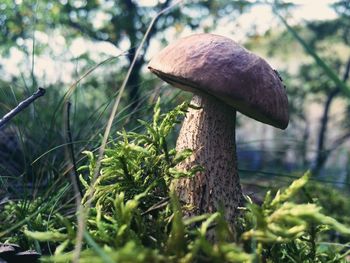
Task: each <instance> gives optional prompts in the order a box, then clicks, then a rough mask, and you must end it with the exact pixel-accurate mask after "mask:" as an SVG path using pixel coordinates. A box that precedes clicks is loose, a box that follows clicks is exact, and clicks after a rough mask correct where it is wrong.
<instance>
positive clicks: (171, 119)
mask: <svg viewBox="0 0 350 263" xmlns="http://www.w3.org/2000/svg"><path fill="white" fill-rule="evenodd" d="M187 106H188V105H187V104H186V103H184V104H181V105H180V106H178V107H176V108H175V109H174V110H172V111H170V112H169V113H167V114H161V110H160V103H159V101H158V103H157V104H156V106H155V109H154V117H153V120H152V122H149V123H148V122H143V121H141V123H142V125H143V127H144V132H141V133H135V132H126V131H123V132H121V133H119V136H118V139H116V140H115V141H114V142H113V143H111V144H110V145H109V147H108V149H107V151H106V153H105V156H104V158H103V160H102V165H101V168H100V171H99V177H98V179H97V180H96V182H95V183H94V185H91V182H92V178H93V175H94V170H95V168H96V165H95V162H96V161H95V158H96V157H95V155H94V154H93V153H92V152H86V155H87V156H88V159H89V161H88V164H87V165H86V166H82V167H81V168H80V169H79V171H80V172H81V173H82V174H81V175H80V179H81V182H82V184H83V185H84V187H85V190H86V191H85V195H84V197H83V199H82V204H83V205H86V204H87V198H89V196H90V195H91V194H92V199H91V204H92V206H91V208H90V209H89V211H88V213H87V225H86V229H85V230H84V243H83V247H82V251H81V254H80V262H184V263H185V262H237V263H238V262H242V263H243V262H345V257H346V255H347V253H348V252H347V251H346V250H345V249H343V248H344V246H339V245H340V244H332V243H330V242H329V240H321V239H322V238H323V237H326V236H324V235H320V233H324V232H325V231H327V230H329V229H333V230H335V231H338V232H339V233H342V234H343V235H350V231H349V230H348V228H346V227H345V226H344V225H342V224H340V223H339V222H337V221H336V220H335V219H333V218H331V217H329V216H326V215H324V214H323V213H322V212H321V207H320V206H318V205H317V204H315V203H301V204H297V203H295V202H293V199H294V198H295V196H297V195H298V193H299V192H300V191H301V190H302V189H304V187H305V185H306V183H307V181H308V179H309V177H310V174H309V173H306V174H305V175H304V176H303V177H301V178H300V179H298V180H296V181H294V182H293V183H292V184H291V185H290V186H289V187H288V188H287V189H285V190H283V191H278V192H277V193H276V195H275V196H274V197H272V195H271V193H270V192H269V193H267V195H266V197H265V200H264V203H263V205H262V206H258V205H256V204H253V203H252V202H249V203H248V205H247V208H246V209H243V208H242V209H243V212H244V215H245V216H244V220H243V218H242V225H241V226H239V228H242V229H243V233H242V234H241V235H240V236H238V239H234V238H233V237H232V236H231V234H230V233H231V231H230V229H229V227H228V224H227V223H226V222H225V219H224V216H223V212H221V211H218V212H216V213H213V214H203V215H198V216H195V217H190V218H186V217H183V215H182V207H181V203H180V202H179V200H178V199H177V197H176V195H175V193H173V192H172V191H171V181H172V180H176V178H178V177H179V176H187V177H191V176H192V175H193V173H195V172H196V171H197V170H198V169H200V167H194V168H193V169H192V170H190V171H189V172H188V173H180V172H179V171H177V170H176V165H177V164H178V163H180V162H181V161H183V160H184V159H185V158H187V157H188V156H189V155H190V154H191V150H185V151H184V152H180V153H178V152H176V150H175V149H169V147H168V144H167V136H168V135H169V134H170V132H171V130H172V129H173V128H174V127H175V125H176V124H177V123H178V122H179V120H180V118H182V117H183V116H184V114H185V112H186V109H187ZM66 190H67V189H66V188H64V189H61V191H60V192H59V193H57V196H54V197H53V198H52V199H51V202H43V200H42V199H40V198H39V199H36V200H35V201H33V202H29V203H28V204H27V205H24V204H23V202H21V201H18V202H14V201H11V202H9V203H8V204H6V205H5V206H4V208H5V209H4V212H3V213H1V220H2V222H4V223H3V224H2V225H1V226H0V230H1V232H0V240H1V241H2V242H4V241H6V242H20V244H22V246H24V247H32V248H35V249H37V250H39V251H41V252H42V253H43V254H44V255H47V256H45V257H44V258H43V261H44V262H69V261H71V260H72V258H73V257H74V253H75V252H74V247H75V245H76V243H75V242H76V235H77V228H78V222H76V219H75V217H74V216H73V215H70V216H69V215H68V216H67V215H65V216H63V215H62V213H61V212H60V211H59V210H58V209H55V206H57V205H58V204H59V203H60V202H61V200H62V199H63V198H62V194H63V193H66ZM248 200H249V198H248ZM23 207H27V209H26V210H23ZM9 224H12V225H14V224H15V226H14V227H12V228H11V229H8V230H6V229H5V226H8V225H9ZM213 235H215V242H213V241H212V239H211V238H208V237H210V236H213ZM324 241H326V242H324Z"/></svg>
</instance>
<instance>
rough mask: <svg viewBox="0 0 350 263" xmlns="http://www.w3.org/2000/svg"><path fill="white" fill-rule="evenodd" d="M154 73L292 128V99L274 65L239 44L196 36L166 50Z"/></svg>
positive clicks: (154, 63) (155, 62) (152, 67)
mask: <svg viewBox="0 0 350 263" xmlns="http://www.w3.org/2000/svg"><path fill="white" fill-rule="evenodd" d="M148 68H149V69H150V70H151V71H152V72H153V73H154V74H156V75H157V76H159V77H160V78H161V79H163V80H165V81H166V82H168V83H170V84H172V85H173V86H175V87H178V88H181V89H183V90H186V91H191V92H193V93H196V94H200V93H205V94H210V95H212V96H215V97H216V98H218V99H220V100H222V101H224V102H225V103H227V104H229V105H231V106H232V107H233V108H235V109H236V110H237V111H239V112H241V113H243V114H245V115H247V116H249V117H251V118H253V119H255V120H258V121H260V122H263V123H266V124H270V125H272V126H275V127H277V128H280V129H285V128H286V127H287V126H288V122H289V114H288V99H287V94H286V91H285V88H284V85H283V83H282V81H281V80H280V78H279V76H278V75H277V73H276V72H275V71H274V70H273V69H272V68H271V67H270V65H269V64H268V63H267V62H266V61H265V60H264V59H262V58H260V57H259V56H257V55H255V54H253V53H251V52H250V51H248V50H246V49H245V48H243V47H241V46H240V45H238V44H237V43H236V42H234V41H233V40H231V39H229V38H226V37H222V36H218V35H213V34H196V35H192V36H189V37H186V38H182V39H180V40H178V41H176V42H174V43H173V44H171V45H169V46H167V47H166V48H164V49H163V50H162V51H161V52H160V53H159V54H158V55H156V56H155V57H154V58H153V59H152V60H151V61H150V63H149V64H148Z"/></svg>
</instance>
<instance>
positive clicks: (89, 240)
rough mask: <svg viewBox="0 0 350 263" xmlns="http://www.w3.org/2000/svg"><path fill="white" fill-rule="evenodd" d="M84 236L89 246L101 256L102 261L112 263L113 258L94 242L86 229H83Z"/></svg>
mask: <svg viewBox="0 0 350 263" xmlns="http://www.w3.org/2000/svg"><path fill="white" fill-rule="evenodd" d="M84 238H85V240H86V242H87V243H88V244H89V245H90V246H91V248H92V249H93V250H94V251H95V252H96V253H97V254H98V255H99V256H100V257H101V259H102V260H103V261H104V262H107V263H114V261H113V259H112V258H111V257H110V256H109V255H108V254H106V253H105V252H104V251H103V249H101V247H100V246H99V245H98V244H97V243H96V242H95V240H94V239H93V238H92V237H91V236H90V235H89V233H88V232H87V231H84Z"/></svg>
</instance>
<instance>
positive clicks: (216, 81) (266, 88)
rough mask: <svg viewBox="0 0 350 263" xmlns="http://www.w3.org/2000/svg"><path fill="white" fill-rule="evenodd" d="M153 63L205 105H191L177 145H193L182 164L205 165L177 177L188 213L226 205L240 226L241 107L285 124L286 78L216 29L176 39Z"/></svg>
mask: <svg viewBox="0 0 350 263" xmlns="http://www.w3.org/2000/svg"><path fill="white" fill-rule="evenodd" d="M148 68H149V69H150V70H151V71H152V72H153V73H154V74H156V75H157V76H158V77H160V78H161V79H163V80H165V81H166V82H168V83H170V84H171V85H172V86H174V87H176V88H180V89H183V90H185V91H190V92H192V93H193V94H194V97H193V100H192V102H191V103H192V104H195V105H197V106H199V107H200V109H192V108H190V109H189V112H188V114H187V115H186V118H185V120H184V123H183V126H182V128H181V131H180V135H179V138H178V140H177V144H176V148H177V150H178V151H180V150H184V149H188V148H189V149H192V150H193V154H192V155H191V156H190V157H189V158H188V159H187V160H185V161H184V162H183V163H181V164H180V165H179V166H178V167H177V168H178V169H180V170H184V171H186V170H189V169H190V168H191V167H192V166H194V165H201V166H202V167H203V168H204V171H203V172H199V173H197V174H196V175H195V176H194V178H191V179H179V180H174V182H173V185H174V187H175V190H176V192H177V194H178V196H179V198H180V199H181V200H182V201H183V202H184V203H185V204H186V208H190V210H189V211H190V212H187V214H200V213H211V212H215V211H217V210H219V209H220V208H223V209H224V211H225V218H226V219H227V220H228V222H229V223H230V224H231V226H232V227H234V223H235V221H236V218H237V215H238V214H239V213H238V206H239V205H240V204H241V203H242V199H243V198H242V191H241V187H240V183H239V176H238V173H237V159H236V145H235V118H236V111H239V112H241V113H243V114H245V115H247V116H249V117H251V118H253V119H255V120H257V121H260V122H263V123H266V124H269V125H272V126H274V127H276V128H280V129H285V128H286V127H287V125H288V122H289V116H288V99H287V95H286V91H285V89H284V85H283V83H282V82H281V80H280V78H279V76H278V75H277V74H276V72H275V71H274V70H273V69H272V68H271V67H270V65H269V64H268V63H267V62H266V61H265V60H264V59H262V58H260V57H259V56H257V55H255V54H253V53H252V52H250V51H248V50H246V49H245V48H243V47H241V46H240V45H238V44H237V43H236V42H234V41H232V40H231V39H228V38H226V37H222V36H218V35H213V34H197V35H192V36H189V37H186V38H182V39H180V40H178V41H176V42H174V43H173V44H170V45H169V46H167V47H166V48H164V49H163V50H162V51H161V52H159V54H157V55H156V56H155V57H154V58H153V59H152V60H151V61H150V63H149V65H148ZM191 208H192V210H191ZM185 211H188V209H186V210H185Z"/></svg>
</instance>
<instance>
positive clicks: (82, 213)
mask: <svg viewBox="0 0 350 263" xmlns="http://www.w3.org/2000/svg"><path fill="white" fill-rule="evenodd" d="M181 2H183V0H178V1H175V2H174V3H173V4H171V5H170V6H168V7H167V8H164V9H163V10H161V11H160V12H159V13H157V14H156V15H155V16H154V17H153V18H152V21H151V23H150V25H149V26H148V28H147V31H146V33H145V34H144V36H143V38H142V40H141V43H140V45H139V46H138V48H137V50H136V52H135V56H134V59H133V61H132V63H131V65H130V67H129V69H128V72H127V74H126V76H125V78H124V80H123V83H122V85H121V87H120V90H119V93H118V96H117V98H116V99H115V102H114V104H113V109H112V112H111V114H110V117H109V120H108V123H107V126H106V129H105V133H104V136H103V140H102V143H101V147H100V149H99V155H98V159H97V162H96V167H95V171H94V177H93V179H92V181H91V186H92V191H91V192H90V195H89V197H88V199H87V202H86V207H85V209H84V207H83V206H82V205H80V207H79V211H78V231H77V237H76V245H75V248H74V256H73V262H74V263H78V262H79V257H80V252H81V248H82V240H83V235H84V230H85V219H86V214H87V211H88V209H89V208H90V205H91V202H92V195H93V193H94V189H93V187H94V184H95V181H96V179H97V177H98V173H99V170H100V166H101V160H102V158H103V154H104V151H105V147H106V144H107V140H108V137H109V133H110V131H111V128H112V124H113V121H114V118H115V115H116V114H117V110H118V106H119V102H120V99H121V97H122V95H123V93H124V90H125V87H126V84H127V82H128V80H129V77H130V74H131V72H132V70H133V68H134V65H135V63H136V60H137V58H138V57H139V55H140V53H141V51H142V47H143V45H144V43H145V41H146V39H147V37H148V35H149V33H150V31H151V30H152V28H153V26H154V24H155V22H156V21H157V19H158V18H159V17H160V16H162V15H163V14H164V13H166V12H168V11H169V10H171V9H172V8H174V7H175V6H176V5H178V4H179V3H181Z"/></svg>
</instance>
